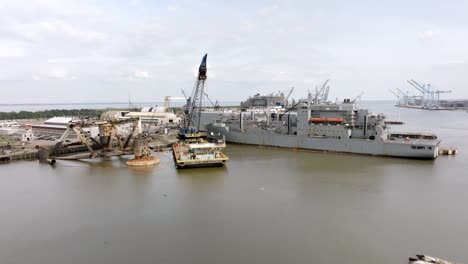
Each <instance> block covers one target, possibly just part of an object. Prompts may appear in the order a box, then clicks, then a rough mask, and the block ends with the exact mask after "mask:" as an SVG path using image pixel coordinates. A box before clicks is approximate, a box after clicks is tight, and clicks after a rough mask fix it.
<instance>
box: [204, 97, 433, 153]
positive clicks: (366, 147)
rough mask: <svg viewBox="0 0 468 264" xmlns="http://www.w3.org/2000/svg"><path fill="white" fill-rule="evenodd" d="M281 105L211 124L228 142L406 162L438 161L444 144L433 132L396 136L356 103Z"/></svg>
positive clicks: (221, 118)
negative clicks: (285, 106) (380, 157)
mask: <svg viewBox="0 0 468 264" xmlns="http://www.w3.org/2000/svg"><path fill="white" fill-rule="evenodd" d="M277 105H278V104H276V106H275V107H272V106H270V105H266V106H262V108H250V109H244V111H241V112H238V113H229V114H225V115H222V114H221V115H219V118H218V120H213V121H212V122H209V123H207V124H205V128H206V130H207V132H208V133H221V134H222V135H224V136H225V138H226V141H227V142H233V143H241V144H251V145H261V146H272V147H284V148H296V149H310V150H321V151H333V152H346V153H357V154H367V155H379V156H391V157H402V158H417V159H435V158H436V157H437V156H438V148H439V144H440V140H439V139H437V136H436V135H434V134H429V133H392V132H391V131H390V128H389V125H398V124H402V122H392V121H386V118H385V116H384V115H383V114H378V115H374V114H372V113H370V112H369V111H368V110H366V109H359V108H358V107H357V106H356V104H355V102H354V101H351V100H350V99H345V100H344V101H343V102H341V103H336V102H335V103H332V102H321V101H319V100H317V98H315V99H314V100H312V99H311V98H310V97H309V99H307V100H304V101H300V102H299V103H297V104H295V105H294V106H293V107H291V108H289V109H285V108H282V109H278V108H277Z"/></svg>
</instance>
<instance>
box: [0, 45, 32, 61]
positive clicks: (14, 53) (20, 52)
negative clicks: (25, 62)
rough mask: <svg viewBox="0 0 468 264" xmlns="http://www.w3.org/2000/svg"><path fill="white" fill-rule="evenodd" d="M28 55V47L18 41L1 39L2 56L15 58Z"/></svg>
mask: <svg viewBox="0 0 468 264" xmlns="http://www.w3.org/2000/svg"><path fill="white" fill-rule="evenodd" d="M24 56H26V49H25V48H24V46H23V44H22V43H21V42H18V41H0V58H14V57H24Z"/></svg>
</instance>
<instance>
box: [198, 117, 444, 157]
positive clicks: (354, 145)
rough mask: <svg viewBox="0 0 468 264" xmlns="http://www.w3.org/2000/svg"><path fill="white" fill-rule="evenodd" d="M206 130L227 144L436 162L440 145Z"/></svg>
mask: <svg viewBox="0 0 468 264" xmlns="http://www.w3.org/2000/svg"><path fill="white" fill-rule="evenodd" d="M207 131H208V132H213V133H221V134H222V135H224V136H225V137H226V141H227V142H231V143H240V144H248V145H260V146H271V147H281V148H294V149H309V150H319V151H332V152H344V153H356V154H365V155H377V156H389V157H400V158H414V159H435V158H436V157H437V156H438V145H439V143H440V141H438V140H436V141H434V142H430V143H422V142H420V143H418V144H415V143H414V142H402V141H398V142H397V141H391V140H385V141H384V140H380V141H379V140H364V139H337V138H323V137H301V136H295V135H281V134H276V133H274V132H273V131H263V130H257V131H249V132H241V131H229V130H228V129H227V128H226V127H225V126H214V125H213V124H208V125H207Z"/></svg>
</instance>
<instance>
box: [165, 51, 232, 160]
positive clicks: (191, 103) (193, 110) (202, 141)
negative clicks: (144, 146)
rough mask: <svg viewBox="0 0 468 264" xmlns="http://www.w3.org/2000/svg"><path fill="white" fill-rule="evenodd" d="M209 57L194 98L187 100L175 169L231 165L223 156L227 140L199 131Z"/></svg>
mask: <svg viewBox="0 0 468 264" xmlns="http://www.w3.org/2000/svg"><path fill="white" fill-rule="evenodd" d="M207 56H208V55H207V54H205V56H203V59H202V61H201V64H200V67H199V69H198V78H197V81H196V83H195V87H194V89H193V91H192V96H191V97H190V98H188V99H187V106H186V108H185V110H184V122H183V127H182V128H181V129H180V132H179V142H178V143H176V144H174V146H172V153H173V156H174V163H175V165H176V168H189V167H215V166H223V165H224V164H225V163H226V161H228V157H227V156H226V155H225V154H224V153H222V150H223V149H224V148H225V147H226V143H225V140H224V136H221V135H220V134H215V133H210V135H207V134H206V132H201V131H200V112H201V108H202V105H203V104H202V101H203V97H204V94H205V92H204V87H205V81H206V79H207V76H206V71H207V68H206V59H207Z"/></svg>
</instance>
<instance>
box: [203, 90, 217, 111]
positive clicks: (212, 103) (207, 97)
mask: <svg viewBox="0 0 468 264" xmlns="http://www.w3.org/2000/svg"><path fill="white" fill-rule="evenodd" d="M204 94H205V96H206V99H208V101H209V102H210V104H211V105H212V106H213V108H214V110H215V111H217V110H218V109H219V103H218V100H216V102H213V100H211V98H210V97H209V96H208V94H207V93H206V92H204Z"/></svg>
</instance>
